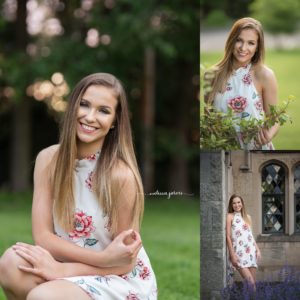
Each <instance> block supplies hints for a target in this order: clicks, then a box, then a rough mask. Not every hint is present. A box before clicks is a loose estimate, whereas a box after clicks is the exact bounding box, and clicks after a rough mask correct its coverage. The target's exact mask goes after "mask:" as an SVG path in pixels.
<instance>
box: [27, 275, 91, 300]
mask: <svg viewBox="0 0 300 300" xmlns="http://www.w3.org/2000/svg"><path fill="white" fill-rule="evenodd" d="M41 299H43V300H73V299H76V300H91V298H90V296H89V295H88V294H87V293H86V292H85V291H84V290H83V289H82V288H81V287H79V286H77V285H76V284H75V283H73V282H70V281H67V280H63V279H58V280H52V281H48V282H45V283H42V284H40V285H39V286H37V287H35V288H34V289H32V290H31V291H30V292H29V294H28V296H27V298H26V300H41Z"/></svg>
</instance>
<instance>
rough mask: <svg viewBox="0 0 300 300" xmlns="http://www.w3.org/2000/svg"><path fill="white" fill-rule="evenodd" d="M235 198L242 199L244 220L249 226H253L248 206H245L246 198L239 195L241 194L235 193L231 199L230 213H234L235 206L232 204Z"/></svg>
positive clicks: (229, 204)
mask: <svg viewBox="0 0 300 300" xmlns="http://www.w3.org/2000/svg"><path fill="white" fill-rule="evenodd" d="M234 198H239V199H241V202H242V205H243V206H242V209H241V215H242V218H243V219H244V221H245V222H246V223H247V224H248V225H249V226H252V224H251V221H250V218H249V216H248V214H247V212H246V207H245V202H244V199H243V198H242V197H241V196H239V195H236V194H233V195H232V196H231V197H230V199H229V203H228V209H227V212H228V213H234V209H233V206H232V203H233V200H234Z"/></svg>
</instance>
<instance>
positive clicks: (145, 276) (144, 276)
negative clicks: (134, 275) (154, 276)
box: [140, 266, 150, 280]
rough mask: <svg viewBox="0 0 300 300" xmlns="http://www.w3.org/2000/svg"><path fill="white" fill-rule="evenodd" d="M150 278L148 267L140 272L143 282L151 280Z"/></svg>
mask: <svg viewBox="0 0 300 300" xmlns="http://www.w3.org/2000/svg"><path fill="white" fill-rule="evenodd" d="M149 277H150V270H149V268H148V267H146V266H145V267H144V268H143V270H142V271H141V272H140V278H142V279H143V280H146V279H149Z"/></svg>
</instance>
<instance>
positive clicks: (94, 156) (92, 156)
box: [86, 154, 97, 160]
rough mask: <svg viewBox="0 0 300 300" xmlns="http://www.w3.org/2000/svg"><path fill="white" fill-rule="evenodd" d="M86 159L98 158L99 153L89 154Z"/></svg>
mask: <svg viewBox="0 0 300 300" xmlns="http://www.w3.org/2000/svg"><path fill="white" fill-rule="evenodd" d="M86 159H87V160H96V159H97V155H96V154H91V155H90V156H88V157H87V158H86Z"/></svg>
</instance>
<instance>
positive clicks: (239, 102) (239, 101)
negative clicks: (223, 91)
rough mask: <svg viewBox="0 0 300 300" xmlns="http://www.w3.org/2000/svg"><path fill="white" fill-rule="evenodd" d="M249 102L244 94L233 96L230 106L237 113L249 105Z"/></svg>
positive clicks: (229, 102)
mask: <svg viewBox="0 0 300 300" xmlns="http://www.w3.org/2000/svg"><path fill="white" fill-rule="evenodd" d="M247 104H248V103H247V99H246V98H244V97H242V96H238V97H235V98H232V99H230V100H229V101H228V106H229V107H230V108H231V109H232V110H233V111H235V112H236V113H241V112H243V111H244V110H245V108H246V107H247Z"/></svg>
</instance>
